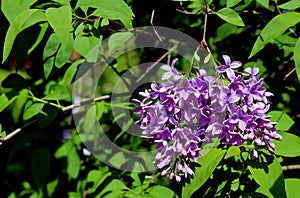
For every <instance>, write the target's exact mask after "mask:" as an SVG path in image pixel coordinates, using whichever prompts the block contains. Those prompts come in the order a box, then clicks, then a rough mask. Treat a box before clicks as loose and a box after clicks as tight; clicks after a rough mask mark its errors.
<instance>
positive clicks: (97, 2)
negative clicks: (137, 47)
mask: <svg viewBox="0 0 300 198" xmlns="http://www.w3.org/2000/svg"><path fill="white" fill-rule="evenodd" d="M82 6H84V7H92V8H96V10H95V12H94V13H93V14H92V15H95V16H97V17H100V18H105V19H111V20H120V21H121V22H122V23H123V24H124V25H125V27H126V28H127V29H130V28H132V23H131V21H132V18H133V16H134V14H133V12H132V10H131V9H130V7H129V6H128V5H127V4H126V3H125V2H124V1H123V0H78V2H77V5H76V8H78V7H82Z"/></svg>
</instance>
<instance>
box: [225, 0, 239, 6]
mask: <svg viewBox="0 0 300 198" xmlns="http://www.w3.org/2000/svg"><path fill="white" fill-rule="evenodd" d="M241 1H242V0H227V1H226V7H228V8H230V7H233V6H235V5H236V4H238V3H240V2H241Z"/></svg>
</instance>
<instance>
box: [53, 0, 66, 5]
mask: <svg viewBox="0 0 300 198" xmlns="http://www.w3.org/2000/svg"><path fill="white" fill-rule="evenodd" d="M52 1H54V2H57V3H60V4H62V5H70V0H52Z"/></svg>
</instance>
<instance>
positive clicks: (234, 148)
mask: <svg viewBox="0 0 300 198" xmlns="http://www.w3.org/2000/svg"><path fill="white" fill-rule="evenodd" d="M240 153H241V149H240V148H239V147H237V146H231V147H230V148H229V149H228V151H227V153H226V155H225V157H224V159H228V158H231V157H234V156H237V155H239V154H240Z"/></svg>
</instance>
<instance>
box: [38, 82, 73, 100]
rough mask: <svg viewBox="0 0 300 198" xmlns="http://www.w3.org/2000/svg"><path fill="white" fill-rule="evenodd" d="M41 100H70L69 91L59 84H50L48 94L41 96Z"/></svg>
mask: <svg viewBox="0 0 300 198" xmlns="http://www.w3.org/2000/svg"><path fill="white" fill-rule="evenodd" d="M42 99H43V100H65V101H67V102H70V101H71V100H72V96H71V91H70V89H68V88H67V87H64V86H62V85H60V84H55V85H52V86H51V88H50V92H49V94H47V95H46V96H45V97H43V98H42Z"/></svg>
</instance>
